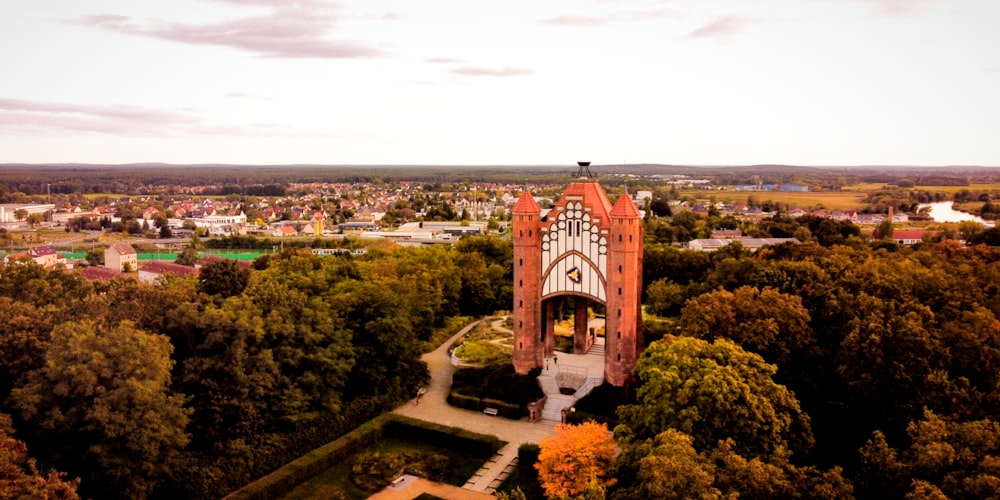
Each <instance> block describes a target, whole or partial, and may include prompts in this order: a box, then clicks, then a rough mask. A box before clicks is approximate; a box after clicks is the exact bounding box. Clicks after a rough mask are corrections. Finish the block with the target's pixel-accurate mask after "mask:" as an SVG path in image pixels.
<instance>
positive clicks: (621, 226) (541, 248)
mask: <svg viewBox="0 0 1000 500" xmlns="http://www.w3.org/2000/svg"><path fill="white" fill-rule="evenodd" d="M589 165H590V164H589V163H587V162H580V172H579V174H577V178H576V180H575V181H574V182H572V183H570V185H569V186H567V187H566V190H565V191H564V192H563V194H562V197H561V198H560V199H559V201H558V202H556V204H555V206H554V207H553V209H552V210H551V211H548V212H547V213H546V214H545V215H542V211H541V209H540V208H539V207H538V204H537V203H535V201H534V199H533V198H532V197H531V195H530V194H529V193H527V192H525V193H522V194H521V198H520V199H519V200H518V202H517V203H516V204H515V205H514V209H513V210H512V215H513V217H514V221H513V231H514V234H513V240H514V308H513V310H514V368H515V370H516V371H517V372H518V373H521V374H526V373H528V372H529V371H531V369H533V368H540V367H542V366H544V364H545V357H546V356H549V355H552V350H553V345H554V342H553V323H554V314H555V313H554V309H555V308H554V307H553V306H554V304H556V303H557V302H558V301H560V300H565V299H567V298H572V299H574V300H575V301H576V302H575V306H574V307H575V309H574V311H575V317H576V322H575V325H574V337H573V352H574V354H586V352H587V351H588V350H589V349H590V347H591V346H592V345H593V344H594V343H595V341H596V338H595V334H594V332H593V330H590V331H588V325H587V320H586V314H587V306H588V303H592V302H594V303H599V304H604V305H605V306H606V308H607V316H606V323H605V354H604V356H605V358H604V379H605V380H606V381H607V382H609V383H611V384H613V385H616V386H623V385H625V384H626V383H628V382H629V379H630V377H631V373H632V368H633V367H634V366H635V362H636V360H637V359H638V356H639V354H640V353H641V352H642V347H643V338H642V323H641V321H642V315H641V309H640V308H641V303H640V300H641V292H642V223H641V221H640V217H639V211H638V210H637V209H636V207H635V204H634V203H633V202H632V200H631V198H629V196H628V195H623V196H621V197H620V198H619V199H618V202H617V203H616V204H615V205H614V206H613V207H612V205H611V202H610V201H609V200H608V196H607V193H605V192H604V188H602V187H601V185H600V183H598V182H597V179H596V177H594V176H593V175H592V174H591V173H590V169H589Z"/></svg>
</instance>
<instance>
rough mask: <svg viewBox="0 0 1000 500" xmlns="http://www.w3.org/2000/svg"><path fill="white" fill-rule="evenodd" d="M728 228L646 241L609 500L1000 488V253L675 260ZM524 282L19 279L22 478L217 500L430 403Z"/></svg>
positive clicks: (7, 437) (457, 272)
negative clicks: (430, 367) (473, 325)
mask: <svg viewBox="0 0 1000 500" xmlns="http://www.w3.org/2000/svg"><path fill="white" fill-rule="evenodd" d="M729 224H731V221H729V220H728V219H726V218H719V217H698V216H694V217H692V216H691V215H683V214H677V215H676V216H674V217H672V218H663V219H660V220H657V219H651V220H649V221H647V232H646V235H647V238H648V239H647V244H646V248H645V255H644V260H643V266H644V277H643V278H644V285H645V290H644V303H645V309H646V312H647V313H648V314H649V317H648V318H647V325H646V331H647V342H649V345H648V347H647V349H646V352H645V354H644V355H643V356H642V358H641V359H640V361H639V363H638V365H637V367H636V372H635V376H636V384H635V386H633V387H632V388H631V390H630V391H627V395H626V396H627V397H626V398H625V399H624V400H623V403H624V404H623V405H622V406H621V407H620V408H619V409H618V411H617V412H615V411H612V412H610V413H611V414H612V416H613V419H614V421H613V423H614V424H616V425H617V428H616V429H615V431H616V432H615V436H616V439H617V444H618V445H619V446H620V447H621V448H622V453H621V455H620V456H619V457H618V460H617V464H616V465H615V468H614V471H613V474H614V479H615V481H613V482H609V483H608V486H607V494H608V495H609V496H611V497H614V498H651V497H658V498H659V497H664V498H666V497H675V498H690V497H703V498H722V497H733V496H734V495H738V496H739V497H742V498H816V497H820V498H847V497H851V496H853V497H857V498H904V497H905V498H944V497H949V498H984V497H990V496H996V495H998V494H1000V466H998V465H997V459H996V457H998V456H1000V424H998V423H997V422H996V421H995V420H994V419H995V415H997V413H998V411H1000V322H998V321H997V317H998V315H1000V293H998V292H1000V248H997V247H995V246H988V245H987V244H978V245H973V246H970V247H965V246H963V245H962V244H961V243H959V242H958V241H955V240H951V239H947V238H943V237H941V238H938V240H939V241H938V240H935V241H931V240H928V241H926V242H924V243H922V244H920V245H917V246H916V247H907V246H902V245H898V244H896V243H894V242H892V241H891V240H887V241H876V242H874V243H872V242H869V240H867V239H864V238H862V237H860V231H859V230H858V228H857V227H856V226H854V225H852V224H851V223H849V222H844V221H841V222H835V221H830V220H828V219H819V218H809V217H804V218H799V219H797V220H792V219H790V218H785V217H778V218H775V219H771V220H765V221H763V222H762V223H760V224H759V225H757V226H756V227H755V228H754V229H755V230H756V231H759V232H760V233H761V234H768V235H785V234H788V235H795V236H796V237H800V238H801V239H802V240H803V241H805V243H803V244H800V245H792V244H784V245H781V246H776V247H766V248H764V249H762V250H760V251H758V252H756V253H755V254H750V253H749V252H747V251H745V250H743V249H742V248H740V247H739V245H738V244H734V245H731V246H729V247H726V248H725V249H723V250H720V251H717V252H713V253H701V252H693V251H687V250H681V249H678V248H675V247H674V246H673V245H672V244H671V242H672V241H674V240H676V239H678V238H677V236H678V235H679V234H681V233H682V232H684V231H687V232H688V233H689V234H700V233H702V232H704V231H706V230H708V229H711V228H714V227H725V226H727V225H729ZM748 229H750V228H748ZM994 233H995V230H989V231H984V232H982V233H981V234H986V235H990V234H994ZM975 241H983V242H985V243H991V242H992V241H993V240H991V239H989V238H986V239H980V240H973V242H975ZM510 271H511V248H510V243H509V242H507V241H503V240H500V239H498V238H494V237H478V238H467V239H462V240H460V241H458V242H457V243H455V244H454V245H452V246H450V247H449V246H431V247H427V248H416V249H411V248H400V247H396V246H394V245H391V244H386V245H384V246H376V247H374V248H372V249H370V250H369V252H368V253H367V254H365V255H363V256H360V257H348V256H330V257H316V256H313V255H311V254H310V253H308V252H306V251H304V250H299V249H290V250H287V251H286V252H284V253H282V254H277V255H269V256H265V257H262V258H261V259H259V260H258V261H256V262H255V265H254V269H253V270H249V271H244V270H240V269H239V268H237V266H235V264H232V263H226V262H223V263H215V264H211V265H209V266H206V267H205V268H204V269H203V272H202V275H201V277H200V278H199V280H197V281H195V280H167V281H166V282H164V283H162V284H160V285H158V286H147V285H144V284H140V283H137V282H135V281H134V280H114V281H110V282H106V283H101V282H97V283H93V284H91V283H88V282H86V281H84V280H82V279H81V278H79V277H78V276H77V275H75V274H73V273H71V272H67V271H64V270H54V271H46V270H44V269H42V268H40V267H37V266H34V265H13V266H8V267H6V268H4V269H3V272H2V273H0V401H2V406H0V450H7V451H6V452H5V453H6V454H0V459H4V460H6V461H7V462H8V463H9V464H13V465H12V467H13V468H7V469H4V470H7V471H14V470H16V471H17V473H18V474H20V475H21V476H23V477H24V478H28V479H25V480H24V481H23V483H19V484H24V485H27V486H25V488H27V487H34V488H50V489H52V490H53V491H63V492H65V491H67V490H69V491H72V488H73V487H76V488H78V491H79V493H80V494H81V495H83V496H92V497H108V496H114V497H118V496H125V497H135V498H142V497H150V498H163V497H170V498H175V497H185V498H209V497H217V496H220V495H222V494H224V493H225V492H227V491H230V490H232V489H234V488H236V487H238V486H240V485H242V484H243V483H245V482H247V481H248V480H250V479H252V478H254V477H257V476H259V475H261V474H264V473H266V472H268V471H270V470H273V469H274V468H276V467H278V466H280V465H281V464H283V463H285V462H287V461H288V460H290V459H292V458H294V457H297V456H299V455H301V454H303V453H305V452H306V451H308V450H310V449H312V448H314V447H316V446H318V445H319V444H322V443H325V442H327V441H329V440H330V439H332V438H333V437H336V436H337V435H339V434H342V433H343V432H345V431H347V430H349V429H351V428H353V427H355V426H357V425H358V424H359V423H361V422H363V421H365V420H367V419H369V418H371V417H372V416H374V415H376V414H378V413H380V412H382V411H385V410H387V409H389V408H392V407H393V406H394V405H396V404H398V403H399V402H401V401H403V400H405V399H407V398H409V397H412V394H413V392H414V390H415V388H416V387H419V385H420V384H422V383H423V382H424V381H425V380H426V376H427V373H426V368H425V367H424V366H423V364H422V363H421V362H420V361H419V355H420V353H421V352H422V349H423V344H422V341H425V340H428V339H429V338H430V335H431V332H432V331H433V330H434V329H435V328H437V327H440V326H441V325H443V324H445V322H446V321H447V319H448V318H449V317H453V316H456V315H480V314H487V313H490V312H492V311H494V310H502V309H506V308H508V307H509V304H510V300H511V299H510V286H511V283H510V281H511V275H510ZM53 470H55V471H62V472H65V473H66V475H65V476H63V477H62V478H60V477H58V476H53V475H51V472H50V471H53ZM76 478H79V480H80V481H79V484H78V485H74V484H72V481H74V480H75V479H76ZM67 481H69V482H70V483H69V484H67Z"/></svg>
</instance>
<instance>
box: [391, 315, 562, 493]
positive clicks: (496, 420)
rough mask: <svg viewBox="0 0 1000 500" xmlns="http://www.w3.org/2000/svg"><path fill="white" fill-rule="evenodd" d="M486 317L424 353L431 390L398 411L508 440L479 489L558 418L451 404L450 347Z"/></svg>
mask: <svg viewBox="0 0 1000 500" xmlns="http://www.w3.org/2000/svg"><path fill="white" fill-rule="evenodd" d="M483 321H485V320H479V321H476V322H473V323H472V324H470V325H468V326H466V327H465V328H463V329H462V330H460V331H459V332H458V333H456V334H455V335H454V336H452V337H451V338H450V339H448V340H447V341H445V342H444V343H443V344H441V345H440V346H439V347H438V348H437V349H435V350H433V351H431V352H429V353H427V354H424V355H423V358H422V359H423V360H424V362H426V363H427V368H428V369H429V370H430V373H431V383H430V385H429V386H428V387H427V392H426V393H425V394H424V396H423V398H421V401H420V404H417V405H415V404H413V400H410V401H409V402H408V403H406V404H404V405H402V406H400V407H399V408H396V410H395V411H394V412H395V413H397V414H399V415H405V416H407V417H412V418H417V419H420V420H426V421H428V422H434V423H438V424H442V425H449V426H452V427H459V428H462V429H466V430H469V431H472V432H478V433H481V434H490V435H493V436H496V437H498V438H500V439H502V440H504V441H506V442H507V445H506V446H504V447H503V448H502V449H501V450H500V451H499V452H498V455H499V457H498V459H497V460H496V461H493V462H491V463H489V465H488V469H487V471H486V473H484V474H483V475H482V476H481V477H478V478H475V480H474V485H472V486H471V489H473V490H475V491H487V488H488V487H489V485H490V483H492V482H493V481H494V480H495V479H496V478H497V476H499V475H500V473H501V472H503V470H504V469H505V468H507V467H508V466H509V465H510V464H511V462H512V461H513V460H514V459H515V458H517V448H518V447H519V446H520V445H521V443H538V442H540V441H541V439H542V438H543V437H546V436H550V435H552V434H554V432H555V426H556V423H555V422H551V421H547V420H542V421H539V422H528V419H527V418H523V419H521V420H509V419H506V418H503V417H491V416H489V415H484V414H483V413H481V412H477V411H472V410H465V409H461V408H456V407H454V406H451V405H449V404H448V401H447V397H448V391H449V390H450V389H451V378H452V375H454V373H455V370H456V368H455V367H454V366H453V365H452V364H451V357H450V356H449V355H448V347H449V346H451V345H452V344H453V343H454V342H455V341H456V340H458V339H459V338H461V337H462V336H463V335H465V334H466V333H468V332H469V331H470V330H472V329H473V328H474V327H475V326H476V325H478V324H480V323H481V322H483Z"/></svg>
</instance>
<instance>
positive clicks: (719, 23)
mask: <svg viewBox="0 0 1000 500" xmlns="http://www.w3.org/2000/svg"><path fill="white" fill-rule="evenodd" d="M753 23H755V21H753V20H752V19H748V18H745V17H739V16H722V17H718V18H716V19H715V20H713V21H712V22H710V23H708V24H706V25H704V26H702V27H700V28H698V29H696V30H694V31H692V32H690V33H688V34H687V36H686V38H716V39H727V38H730V37H732V36H733V35H735V34H736V33H737V32H740V31H743V29H744V28H746V27H747V26H748V25H750V24H753Z"/></svg>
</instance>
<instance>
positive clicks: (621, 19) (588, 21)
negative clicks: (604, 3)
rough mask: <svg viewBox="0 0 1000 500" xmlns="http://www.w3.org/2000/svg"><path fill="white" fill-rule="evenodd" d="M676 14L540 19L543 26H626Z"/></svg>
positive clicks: (663, 12) (628, 13) (635, 13)
mask: <svg viewBox="0 0 1000 500" xmlns="http://www.w3.org/2000/svg"><path fill="white" fill-rule="evenodd" d="M676 16H677V12H676V11H673V10H666V9H661V10H648V11H628V12H614V13H610V14H607V15H604V16H576V15H567V16H557V17H551V18H548V19H542V21H541V22H542V23H544V24H552V25H556V26H601V25H606V24H628V23H642V22H649V21H655V20H657V19H662V18H665V17H676Z"/></svg>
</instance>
